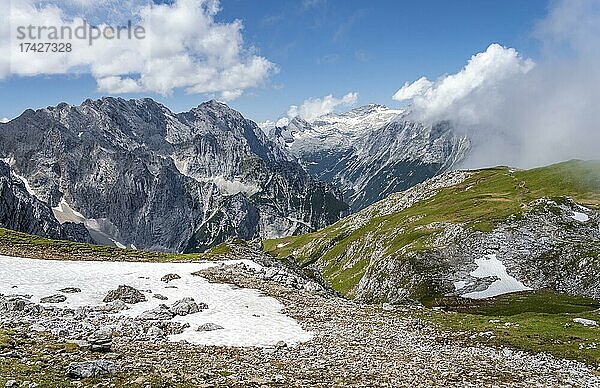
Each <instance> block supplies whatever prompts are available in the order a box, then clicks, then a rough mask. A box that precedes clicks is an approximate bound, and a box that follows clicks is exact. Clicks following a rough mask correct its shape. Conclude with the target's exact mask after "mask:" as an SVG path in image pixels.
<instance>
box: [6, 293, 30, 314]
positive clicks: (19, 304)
mask: <svg viewBox="0 0 600 388" xmlns="http://www.w3.org/2000/svg"><path fill="white" fill-rule="evenodd" d="M32 304H33V303H32V302H31V301H30V300H28V299H26V298H25V297H22V296H8V297H4V298H0V311H23V310H25V307H26V306H27V305H32Z"/></svg>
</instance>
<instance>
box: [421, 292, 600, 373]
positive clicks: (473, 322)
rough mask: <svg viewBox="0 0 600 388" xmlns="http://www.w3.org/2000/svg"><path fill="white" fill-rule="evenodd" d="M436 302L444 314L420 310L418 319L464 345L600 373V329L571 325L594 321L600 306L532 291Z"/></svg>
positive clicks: (576, 297) (582, 300) (574, 298)
mask: <svg viewBox="0 0 600 388" xmlns="http://www.w3.org/2000/svg"><path fill="white" fill-rule="evenodd" d="M438 302H439V303H441V304H442V305H444V306H445V307H444V310H446V311H439V310H430V309H422V310H420V311H419V312H418V313H417V315H418V316H419V317H420V318H422V319H424V320H427V321H428V322H431V323H433V324H434V325H436V326H439V327H441V328H445V329H449V330H451V331H454V332H455V333H456V335H457V336H458V337H459V338H460V337H463V339H464V340H466V341H467V342H474V343H484V344H488V345H493V346H510V347H513V348H517V349H522V350H526V351H531V352H534V353H537V352H545V353H550V354H553V355H555V356H557V357H559V358H570V359H576V360H580V361H584V362H586V363H588V364H589V365H590V366H592V367H594V368H596V369H599V368H600V327H598V326H584V325H582V324H580V323H576V322H574V321H573V319H575V318H584V319H590V320H595V321H598V320H599V319H600V309H599V308H600V302H599V301H596V300H593V299H589V298H585V297H578V296H568V295H559V294H555V293H552V292H550V291H536V292H521V293H514V294H507V295H501V296H498V297H495V298H491V299H485V300H465V299H455V300H444V301H438ZM480 333H486V334H485V335H482V334H480Z"/></svg>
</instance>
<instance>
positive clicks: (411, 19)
mask: <svg viewBox="0 0 600 388" xmlns="http://www.w3.org/2000/svg"><path fill="white" fill-rule="evenodd" d="M548 6H549V4H548V2H547V1H539V0H528V1H522V0H520V1H506V0H505V1H483V0H482V1H375V2H365V1H352V0H350V1H333V0H329V1H326V0H313V1H304V2H301V1H282V0H262V1H248V0H222V1H221V11H220V12H219V13H217V14H216V15H215V20H216V21H217V22H226V23H230V22H232V21H234V20H236V19H239V20H241V21H242V23H243V26H244V27H243V30H242V35H243V39H244V46H245V47H246V49H250V50H254V53H255V54H256V55H259V56H261V57H264V58H266V59H268V61H270V62H271V63H273V64H275V65H276V67H277V69H278V71H277V72H272V73H270V75H269V76H268V77H266V78H265V80H264V81H263V82H261V83H260V85H259V86H257V87H252V88H247V89H245V90H244V94H243V95H242V96H241V97H239V98H237V99H234V100H232V101H230V102H229V104H230V106H232V107H233V108H235V109H237V110H239V111H241V112H242V113H243V114H244V115H245V116H246V117H248V118H251V119H253V120H256V121H263V120H266V119H272V120H273V119H276V118H278V117H279V116H281V115H282V114H284V113H285V112H286V111H287V109H288V107H289V106H290V105H294V104H295V105H298V104H301V103H302V101H303V100H305V99H307V98H320V97H323V96H325V95H328V94H333V95H334V96H336V97H341V96H342V95H344V94H346V93H348V92H358V93H359V98H358V102H357V104H359V105H362V104H366V103H371V102H374V103H382V104H385V105H388V106H397V105H398V104H399V103H398V102H396V101H393V100H392V98H391V97H392V95H393V94H394V93H395V92H396V90H398V89H399V88H400V87H401V86H402V85H403V84H404V83H405V82H407V81H408V82H412V81H414V80H416V79H417V78H419V77H421V76H427V77H428V78H429V79H432V80H434V79H436V78H438V77H439V76H441V75H443V74H445V73H455V72H456V71H458V70H460V69H461V68H462V67H464V65H465V63H466V61H467V60H468V59H469V58H470V57H471V56H472V55H473V54H475V53H478V52H482V51H485V49H486V48H487V47H488V46H489V45H490V44H491V43H495V42H496V43H500V44H501V45H503V46H507V47H513V48H515V49H516V50H517V51H518V52H519V53H521V54H522V55H523V56H525V57H530V58H533V59H536V58H537V57H538V55H539V50H540V48H539V47H538V42H537V41H536V40H535V39H534V38H533V37H532V34H531V32H532V30H533V28H534V25H535V23H536V22H537V21H538V20H540V19H542V18H544V17H545V15H546V13H547V11H548ZM107 94H110V93H100V92H98V91H97V84H96V80H95V79H94V77H93V76H92V75H90V74H81V75H75V74H69V75H43V74H42V75H37V76H34V77H25V76H19V75H10V76H8V77H7V78H5V79H4V80H0V118H2V117H8V118H13V117H15V116H17V115H18V114H20V113H21V112H22V111H23V110H24V109H26V108H28V107H32V108H38V107H45V106H48V105H56V104H57V103H59V102H61V101H65V102H68V103H72V104H79V103H80V102H81V101H83V100H84V99H86V98H97V97H100V96H102V95H107ZM113 95H119V96H122V97H125V98H139V97H146V96H150V97H152V98H154V99H156V100H158V101H160V102H162V103H164V104H165V105H167V106H168V107H170V108H171V109H172V110H174V111H183V110H188V109H190V108H191V107H193V106H196V105H198V104H199V103H201V102H202V101H205V100H207V99H210V98H211V97H216V98H218V96H216V95H215V94H214V93H203V94H187V93H185V91H183V90H182V89H175V90H174V92H173V94H172V95H169V96H163V95H160V94H157V93H153V92H142V93H126V94H113Z"/></svg>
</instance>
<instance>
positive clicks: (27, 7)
mask: <svg viewBox="0 0 600 388" xmlns="http://www.w3.org/2000/svg"><path fill="white" fill-rule="evenodd" d="M89 3H90V2H89V1H86V0H70V1H67V2H58V1H48V0H46V1H43V2H41V3H39V2H34V1H33V0H22V1H18V2H12V4H11V6H10V8H8V9H10V13H8V14H7V16H4V17H5V18H8V22H9V23H6V24H5V23H3V24H5V25H4V26H3V28H2V29H1V30H0V35H1V38H2V42H3V43H0V50H2V51H3V52H10V55H4V56H2V57H1V58H0V79H2V78H6V77H8V76H10V75H21V76H34V75H41V74H65V73H70V72H78V73H81V72H87V71H89V72H91V74H92V75H93V76H94V78H95V79H96V81H97V85H98V90H99V91H100V92H107V93H133V92H157V93H160V94H163V95H168V94H171V93H172V92H173V91H174V90H175V89H183V90H185V91H186V92H187V93H210V94H219V97H220V98H221V99H223V100H232V99H235V98H237V97H239V96H241V95H242V93H243V92H244V90H246V89H248V88H252V87H256V86H259V85H260V84H262V83H263V82H265V80H266V79H267V78H268V76H269V75H270V74H272V73H273V72H276V71H277V68H276V66H275V65H274V64H273V63H271V62H270V61H269V60H268V59H266V58H264V57H261V56H259V55H256V54H254V53H253V52H252V51H253V50H252V48H250V49H248V48H245V47H244V42H243V37H242V29H243V25H242V23H241V21H239V20H235V21H233V22H230V23H221V22H217V21H216V20H215V16H216V14H217V13H218V11H219V2H218V1H217V0H176V1H174V2H173V3H172V4H161V5H156V4H152V5H148V2H146V1H142V0H129V2H128V6H127V7H126V8H127V9H128V10H130V13H129V15H127V16H128V18H130V19H132V20H133V23H134V25H140V26H142V27H143V28H144V29H145V35H146V36H145V38H144V39H141V40H138V39H131V40H130V39H119V40H117V39H112V40H109V39H97V40H95V41H94V42H93V44H92V45H91V46H90V45H89V44H88V42H87V41H85V40H70V41H69V42H70V43H71V44H72V52H71V53H44V54H41V53H22V52H20V47H19V46H18V43H20V42H21V41H19V40H17V39H16V37H17V27H18V26H29V25H34V26H38V25H39V26H59V27H60V26H65V25H68V26H71V27H72V28H75V27H77V26H80V25H82V23H83V19H82V18H80V17H78V16H76V15H78V14H76V13H73V12H75V11H73V9H77V12H80V13H81V12H97V13H96V14H86V20H88V19H90V18H92V19H93V18H94V16H96V17H97V16H98V14H99V12H101V13H102V14H106V15H110V16H107V18H110V19H111V20H119V21H120V22H121V23H123V16H124V15H118V17H117V16H116V13H114V12H113V11H114V10H116V9H120V10H121V11H122V10H123V8H124V7H123V6H121V7H116V6H115V4H113V3H114V2H113V1H112V0H111V1H109V2H107V3H106V4H105V6H107V7H108V8H107V9H104V10H103V11H96V8H92V7H88V5H89ZM75 6H77V7H75ZM7 7H8V6H7ZM5 9H6V8H5ZM86 10H87V11H86ZM8 25H10V26H11V27H10V29H9V28H8V27H7V26H8ZM111 25H114V24H111ZM118 25H122V24H118ZM106 26H107V24H100V25H99V27H100V28H104V27H106ZM9 59H10V62H9Z"/></svg>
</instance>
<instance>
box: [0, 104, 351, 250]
mask: <svg viewBox="0 0 600 388" xmlns="http://www.w3.org/2000/svg"><path fill="white" fill-rule="evenodd" d="M0 156H1V157H4V158H11V160H13V161H14V168H15V169H16V171H18V172H19V174H20V175H22V176H24V177H26V179H27V180H28V181H29V182H30V184H31V186H32V188H33V189H34V190H35V192H36V193H37V194H38V197H39V198H40V199H41V200H43V201H46V202H47V203H48V204H50V205H51V206H52V207H53V210H54V213H55V214H56V216H57V218H58V219H59V220H61V221H63V222H64V221H77V222H82V223H84V224H85V226H86V227H87V229H88V230H90V233H91V234H92V236H93V237H94V239H95V240H96V241H97V242H99V243H102V244H113V245H114V244H116V245H118V246H129V247H136V248H147V249H158V250H167V251H181V250H184V249H185V250H189V251H196V250H202V249H205V248H206V247H210V246H214V245H216V244H218V243H220V242H222V241H223V240H224V239H225V238H226V237H242V238H254V237H258V236H263V237H273V236H282V235H288V234H293V233H301V232H307V231H310V230H312V229H313V228H319V227H323V226H325V225H327V224H329V223H332V222H335V221H336V220H338V219H339V217H340V214H341V212H343V211H344V209H345V208H346V205H345V204H344V203H343V202H342V201H341V200H340V194H339V193H338V192H337V191H336V190H334V189H333V188H331V187H330V186H327V185H326V184H323V183H321V182H319V181H317V180H315V179H313V178H310V177H309V176H308V175H307V174H306V173H305V172H304V171H303V170H302V168H301V167H300V166H299V165H298V164H297V163H296V162H294V161H291V160H288V158H287V157H286V156H285V155H284V153H283V152H282V151H281V150H280V149H279V148H278V147H277V146H274V145H273V144H272V143H271V142H269V141H268V140H267V139H266V137H265V135H264V134H262V132H261V131H260V130H259V129H258V127H257V126H256V124H254V123H253V122H252V121H250V120H247V119H245V118H243V117H242V116H241V115H240V114H239V113H238V112H236V111H234V110H232V109H230V108H229V107H227V106H226V105H224V104H221V103H218V102H215V101H210V102H207V103H204V104H201V105H199V106H198V107H197V108H194V109H192V110H191V111H190V112H186V113H180V114H174V113H172V112H171V111H170V110H169V109H167V108H166V107H164V106H162V105H160V104H158V103H156V102H155V101H153V100H151V99H141V100H129V101H126V100H123V99H115V98H103V99H101V100H96V101H92V100H86V101H85V102H84V103H83V104H82V105H81V106H70V105H67V104H59V105H58V106H56V107H49V108H47V109H40V110H37V111H33V110H28V111H25V112H24V113H23V114H22V115H21V116H20V117H18V118H17V119H15V120H12V121H11V122H10V123H7V124H3V125H2V131H1V132H0ZM307 202H308V203H307ZM240 214H244V215H245V216H243V217H242V218H243V220H242V219H238V218H240ZM292 220H293V221H292Z"/></svg>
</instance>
